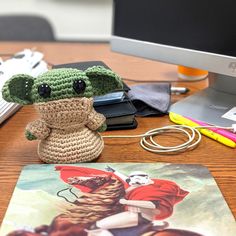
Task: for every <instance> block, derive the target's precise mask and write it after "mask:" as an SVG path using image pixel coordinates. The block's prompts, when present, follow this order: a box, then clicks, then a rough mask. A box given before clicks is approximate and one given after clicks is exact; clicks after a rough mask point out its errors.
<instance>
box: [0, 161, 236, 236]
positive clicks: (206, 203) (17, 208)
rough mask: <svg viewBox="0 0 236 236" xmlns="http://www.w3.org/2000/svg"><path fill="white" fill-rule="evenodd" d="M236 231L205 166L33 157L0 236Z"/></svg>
mask: <svg viewBox="0 0 236 236" xmlns="http://www.w3.org/2000/svg"><path fill="white" fill-rule="evenodd" d="M6 235H8V236H42V235H49V236H62V235H64V236H75V235H76V236H77V235H81V236H96V235H97V236H100V235H101V236H136V235H137V236H139V235H140V236H154V235H155V236H235V235H236V223H235V219H234V217H233V215H232V213H231V212H230V209H229V207H228V206H227V203H226V202H225V200H224V198H223V196H222V194H221V192H220V190H219V188H218V186H217V184H216V182H215V180H214V179H213V177H212V176H211V174H210V172H209V171H208V169H207V168H206V167H203V166H201V165H178V164H166V163H139V164H136V163H132V164H131V163H119V164H118V163H89V164H88V163H83V164H75V165H51V164H50V165H46V164H43V165H29V166H26V167H25V168H24V169H23V170H22V172H21V175H20V177H19V180H18V183H17V185H16V187H15V190H14V193H13V196H12V199H11V201H10V204H9V207H8V210H7V212H6V215H5V218H4V220H3V223H2V226H1V229H0V236H6Z"/></svg>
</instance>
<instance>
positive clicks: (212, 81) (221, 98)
mask: <svg viewBox="0 0 236 236" xmlns="http://www.w3.org/2000/svg"><path fill="white" fill-rule="evenodd" d="M208 79H209V87H208V88H206V89H204V90H202V91H200V92H197V93H196V94H194V95H192V96H189V97H187V98H185V99H183V100H181V101H179V102H177V103H175V104H173V105H171V107H170V109H169V111H172V112H174V113H177V114H180V115H184V116H188V117H192V118H194V119H197V120H201V121H204V122H206V123H209V124H213V125H220V126H231V125H232V124H234V123H236V77H231V76H226V75H221V74H216V73H209V77H208Z"/></svg>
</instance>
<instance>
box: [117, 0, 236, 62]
mask: <svg viewBox="0 0 236 236" xmlns="http://www.w3.org/2000/svg"><path fill="white" fill-rule="evenodd" d="M235 11H236V1H235V0H224V1H222V0H221V1H217V0H210V1H209V0H208V1H207V0H197V1H190V0H147V1H144V0H117V1H115V14H114V35H117V36H121V37H125V38H131V39H138V40H142V41H148V42H153V43H159V44H165V45H170V46H176V47H182V48H189V49H194V50H200V51H206V52H211V53H217V54H223V55H228V56H234V57H236V14H235Z"/></svg>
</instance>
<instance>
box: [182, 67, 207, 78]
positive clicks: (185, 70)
mask: <svg viewBox="0 0 236 236" xmlns="http://www.w3.org/2000/svg"><path fill="white" fill-rule="evenodd" d="M207 76H208V71H206V70H200V69H196V68H191V67H186V66H178V77H179V78H180V79H184V80H200V79H204V78H207Z"/></svg>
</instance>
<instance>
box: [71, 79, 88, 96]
mask: <svg viewBox="0 0 236 236" xmlns="http://www.w3.org/2000/svg"><path fill="white" fill-rule="evenodd" d="M85 88H86V84H85V82H84V81H83V80H81V79H77V80H75V81H74V82H73V89H74V90H75V92H76V93H78V94H81V93H83V92H84V90H85Z"/></svg>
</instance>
